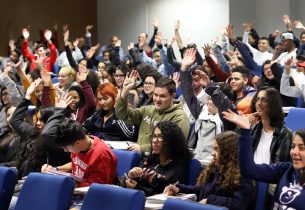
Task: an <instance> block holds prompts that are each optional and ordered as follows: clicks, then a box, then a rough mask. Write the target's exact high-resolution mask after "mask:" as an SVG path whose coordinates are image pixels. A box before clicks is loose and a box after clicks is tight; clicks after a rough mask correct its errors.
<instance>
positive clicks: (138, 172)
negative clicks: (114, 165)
mask: <svg viewBox="0 0 305 210" xmlns="http://www.w3.org/2000/svg"><path fill="white" fill-rule="evenodd" d="M142 175H143V169H142V168H140V167H134V168H133V169H131V170H130V171H129V172H128V176H127V174H125V177H126V181H125V183H126V186H127V187H128V188H135V187H136V186H137V184H138V182H137V181H135V180H133V179H136V178H138V177H141V176H142Z"/></svg>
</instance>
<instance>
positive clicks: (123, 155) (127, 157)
mask: <svg viewBox="0 0 305 210" xmlns="http://www.w3.org/2000/svg"><path fill="white" fill-rule="evenodd" d="M112 151H113V153H114V154H115V156H116V157H117V159H118V160H117V175H118V176H122V175H124V173H128V171H129V170H130V169H132V168H133V167H135V166H138V165H139V164H140V161H141V155H140V154H139V153H137V152H133V151H126V150H119V149H113V150H112Z"/></svg>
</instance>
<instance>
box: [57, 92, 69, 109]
mask: <svg viewBox="0 0 305 210" xmlns="http://www.w3.org/2000/svg"><path fill="white" fill-rule="evenodd" d="M71 102H72V97H71V96H70V95H69V94H68V93H63V94H62V95H61V97H55V107H57V108H63V109H65V108H67V107H68V106H69V104H71Z"/></svg>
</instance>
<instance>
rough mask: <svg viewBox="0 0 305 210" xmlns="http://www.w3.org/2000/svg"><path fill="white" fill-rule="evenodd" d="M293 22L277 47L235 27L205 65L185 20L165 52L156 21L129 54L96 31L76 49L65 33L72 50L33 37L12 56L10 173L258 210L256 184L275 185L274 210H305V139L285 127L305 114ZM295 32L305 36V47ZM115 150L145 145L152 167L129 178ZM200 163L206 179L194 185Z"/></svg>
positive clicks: (5, 94)
mask: <svg viewBox="0 0 305 210" xmlns="http://www.w3.org/2000/svg"><path fill="white" fill-rule="evenodd" d="M283 21H284V24H285V25H286V27H287V31H285V32H283V33H281V34H280V33H279V32H278V31H275V32H274V33H271V34H270V35H269V37H268V36H266V37H264V36H260V35H259V34H258V33H257V31H256V30H255V28H254V25H253V24H251V23H245V24H243V26H244V29H245V30H244V34H243V36H242V37H236V36H235V34H234V27H233V26H232V25H228V26H227V27H226V30H225V31H224V32H223V34H222V35H221V37H222V38H221V41H218V39H213V40H212V41H211V43H208V44H205V45H204V46H203V52H204V56H202V55H201V53H200V50H199V49H198V48H197V46H196V44H195V43H188V44H186V45H185V44H183V41H182V38H181V36H180V33H179V29H180V22H179V21H177V22H176V24H175V27H174V29H173V30H174V32H175V37H174V38H173V39H171V40H170V41H169V43H166V44H163V43H162V39H163V37H162V34H161V32H160V31H159V30H158V26H159V21H158V19H156V18H154V20H153V27H154V34H153V35H152V38H151V40H150V41H149V42H148V41H147V39H148V35H147V34H146V33H144V32H141V33H140V34H139V39H138V43H136V44H135V43H130V44H129V45H128V52H127V53H125V52H124V50H123V48H122V46H121V45H122V42H121V40H120V39H119V37H118V36H117V35H114V36H112V37H111V40H110V43H109V44H106V45H103V46H100V44H96V45H92V41H91V33H90V29H92V27H93V26H91V25H88V26H86V33H85V37H84V38H77V39H75V40H73V41H71V40H70V39H69V28H68V25H64V26H63V40H64V44H65V46H64V49H61V48H60V46H59V45H58V39H59V37H58V32H57V31H53V33H52V32H51V31H50V30H45V32H44V34H43V37H42V40H40V41H37V42H30V31H29V29H26V28H25V29H23V30H22V36H21V38H20V39H18V40H15V41H13V40H11V41H10V43H9V56H8V57H1V72H2V73H1V74H0V85H1V92H0V97H1V111H0V119H1V121H0V126H1V127H0V164H1V165H2V166H8V167H16V168H17V171H18V177H19V178H22V177H24V176H26V175H27V174H29V173H30V172H35V171H36V172H37V171H42V172H47V171H48V170H50V169H52V170H58V171H64V172H71V173H72V174H73V175H75V176H77V177H78V178H80V179H83V180H84V182H80V183H77V186H80V187H83V186H89V185H90V184H92V183H104V184H119V185H120V186H123V187H128V188H135V189H139V190H143V191H144V192H145V194H146V195H147V196H149V195H153V194H156V193H162V192H164V193H167V194H170V195H173V194H176V193H178V192H185V193H196V194H197V198H198V202H200V203H208V204H214V205H220V206H225V207H227V208H229V209H251V207H253V205H252V204H253V200H254V197H255V184H253V183H254V182H253V180H256V181H263V182H268V183H271V184H277V185H270V186H273V187H274V186H275V189H274V188H272V187H270V194H271V195H272V196H271V200H270V199H269V203H268V204H266V205H269V208H272V209H302V204H301V203H302V202H301V201H302V200H304V195H305V192H304V179H305V172H304V170H305V152H304V144H305V135H304V133H305V130H299V131H297V132H296V133H294V134H293V133H292V132H291V131H290V130H289V128H287V127H286V126H285V124H284V117H285V115H284V113H283V106H296V104H297V103H296V102H297V98H302V99H303V104H304V97H305V80H304V79H305V75H304V74H305V69H304V68H305V27H304V26H303V25H302V23H301V22H300V21H295V22H294V23H292V21H291V20H290V19H289V17H288V16H286V15H284V16H283ZM293 26H295V28H297V29H302V30H303V31H302V32H301V35H300V37H299V39H298V38H297V37H295V36H294V34H293V31H292V29H293ZM278 35H279V40H278V38H277V36H278ZM52 40H53V41H52ZM175 41H176V42H177V44H178V47H179V50H180V53H181V55H180V56H181V61H178V60H179V59H176V55H175V54H174V51H173V49H172V45H173V43H174V42H175ZM278 41H280V42H278ZM228 43H230V44H231V45H232V50H229V49H228ZM30 105H34V106H35V107H36V110H35V113H34V114H33V113H31V112H30V108H29V106H30ZM304 129H305V126H304ZM239 135H240V137H239ZM104 140H105V141H107V140H111V141H134V144H130V145H129V147H128V150H130V151H135V152H138V153H140V154H142V162H141V164H140V166H139V167H135V168H133V169H131V170H130V171H129V173H128V176H126V177H124V178H122V177H119V178H117V177H116V165H117V158H116V157H115V155H114V154H113V152H112V151H111V149H109V148H108V146H107V145H106V144H105V143H104ZM238 148H239V149H238ZM192 158H196V159H198V160H200V162H201V164H202V172H201V174H200V176H199V178H198V180H197V184H196V185H195V186H187V185H185V183H186V180H187V174H186V172H187V170H185V169H186V168H187V167H188V164H189V162H190V160H191V159H192ZM177 181H179V182H180V184H177V185H174V183H176V182H177ZM16 199H17V197H14V199H13V200H12V205H11V208H13V206H14V202H15V201H16Z"/></svg>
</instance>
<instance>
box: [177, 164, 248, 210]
mask: <svg viewBox="0 0 305 210" xmlns="http://www.w3.org/2000/svg"><path fill="white" fill-rule="evenodd" d="M218 176H220V173H219V172H218V170H216V169H214V170H213V172H212V173H211V174H210V177H209V179H208V180H207V182H206V183H204V184H203V185H202V186H197V185H183V184H178V185H177V187H178V188H179V192H181V193H195V194H196V195H197V201H198V202H199V201H201V200H202V199H207V203H208V204H213V205H218V206H225V207H227V208H229V209H230V210H245V209H248V207H249V204H250V202H251V199H252V194H253V187H252V183H251V180H249V179H246V178H244V177H241V179H240V186H239V187H236V188H235V189H224V188H223V187H221V186H220V185H219V184H218V183H217V178H218Z"/></svg>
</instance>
